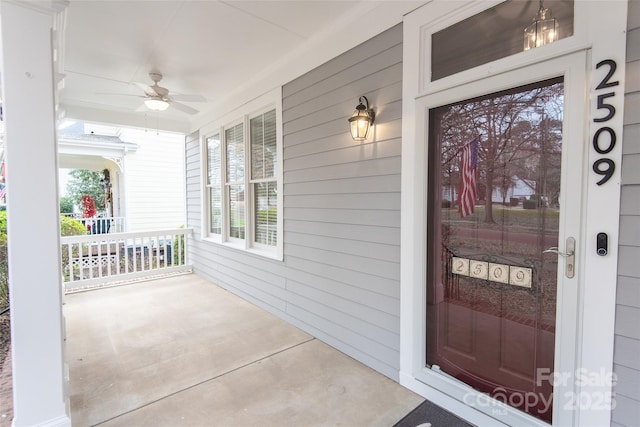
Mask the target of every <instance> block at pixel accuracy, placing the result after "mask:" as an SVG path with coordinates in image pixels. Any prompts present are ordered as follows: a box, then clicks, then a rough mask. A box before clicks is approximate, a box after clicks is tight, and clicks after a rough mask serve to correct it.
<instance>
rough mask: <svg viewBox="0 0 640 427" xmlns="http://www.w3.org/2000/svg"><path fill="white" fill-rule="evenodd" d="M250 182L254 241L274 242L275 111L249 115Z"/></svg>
mask: <svg viewBox="0 0 640 427" xmlns="http://www.w3.org/2000/svg"><path fill="white" fill-rule="evenodd" d="M250 128H251V186H252V189H253V196H254V212H253V214H254V219H255V220H254V227H255V228H254V230H255V231H254V236H255V241H256V243H260V244H265V245H272V246H275V245H276V244H277V242H278V237H277V220H278V204H277V189H276V184H277V179H276V164H277V163H276V160H277V151H276V149H277V144H276V112H275V110H271V111H269V112H267V113H265V114H262V115H260V116H258V117H255V118H253V119H251V125H250Z"/></svg>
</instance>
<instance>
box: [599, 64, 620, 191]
mask: <svg viewBox="0 0 640 427" xmlns="http://www.w3.org/2000/svg"><path fill="white" fill-rule="evenodd" d="M601 67H607V68H608V71H607V74H606V75H605V76H604V78H603V79H602V80H601V81H600V83H599V84H598V86H596V88H595V90H596V91H600V90H602V89H609V88H612V87H616V86H618V85H619V84H620V82H619V81H618V80H614V81H612V80H611V78H612V77H613V75H614V74H615V72H616V69H617V67H618V65H617V64H616V61H614V60H613V59H605V60H604V61H600V62H598V64H597V65H596V69H598V68H601ZM615 96H616V92H615V91H611V92H606V93H601V94H598V95H597V98H596V109H597V110H604V112H605V113H604V115H603V116H602V117H596V118H594V119H593V122H594V123H603V124H604V123H606V122H608V121H609V120H611V119H613V118H614V117H615V115H616V107H615V106H613V105H611V104H610V103H608V102H607V100H608V99H609V98H613V97H615ZM592 145H593V149H594V150H596V153H598V154H602V155H606V154H609V153H610V152H611V151H612V150H613V148H614V147H615V146H616V131H615V130H613V128H611V127H609V126H602V127H600V128H598V129H597V130H596V131H595V133H594V134H593V140H592ZM592 169H593V171H594V172H595V173H596V174H598V175H601V176H602V178H601V179H600V181H598V182H597V183H596V184H598V185H602V184H604V183H605V182H607V181H609V179H611V177H612V176H613V172H614V171H615V170H616V164H615V163H614V161H613V160H611V159H609V158H607V157H600V158H599V159H597V160H596V161H594V162H593V166H592Z"/></svg>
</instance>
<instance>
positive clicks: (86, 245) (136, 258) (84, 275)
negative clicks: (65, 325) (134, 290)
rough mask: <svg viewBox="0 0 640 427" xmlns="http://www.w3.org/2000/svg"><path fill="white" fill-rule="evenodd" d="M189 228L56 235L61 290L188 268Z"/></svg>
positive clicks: (189, 264) (190, 232)
mask: <svg viewBox="0 0 640 427" xmlns="http://www.w3.org/2000/svg"><path fill="white" fill-rule="evenodd" d="M192 232H193V230H192V229H190V228H187V229H184V228H179V229H172V230H158V231H147V232H131V233H110V234H90V235H86V236H66V237H61V238H60V243H61V249H62V251H61V252H62V276H63V282H64V287H65V290H73V289H78V288H85V287H91V286H94V285H98V284H107V283H110V282H117V281H123V280H129V279H135V278H143V277H149V276H155V275H159V274H165V273H174V272H190V271H191V263H190V262H189V254H188V251H187V244H186V243H187V238H188V237H189V236H190V235H191V234H192Z"/></svg>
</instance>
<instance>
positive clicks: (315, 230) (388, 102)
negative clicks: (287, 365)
mask: <svg viewBox="0 0 640 427" xmlns="http://www.w3.org/2000/svg"><path fill="white" fill-rule="evenodd" d="M401 62H402V27H401V26H396V27H394V28H392V29H390V30H389V31H386V32H384V33H382V34H381V35H379V36H376V37H374V38H373V39H371V40H369V41H367V42H365V43H364V44H362V45H360V46H358V47H356V48H354V49H352V50H350V51H348V52H346V53H345V54H343V55H340V56H339V57H337V58H335V59H333V60H331V61H329V62H328V63H326V64H324V65H322V66H320V67H318V68H316V69H315V70H313V71H311V72H309V73H307V74H305V75H303V76H301V77H300V78H298V79H296V80H294V81H292V82H290V83H289V84H287V85H285V86H284V88H283V125H284V150H283V151H284V262H280V261H274V260H269V259H264V258H261V257H258V256H255V255H251V254H247V253H244V252H240V251H235V250H232V249H229V248H225V247H223V246H220V245H215V244H212V243H207V242H203V241H201V240H200V238H199V236H200V219H201V214H202V212H203V211H204V210H203V209H202V207H201V206H200V203H201V202H200V194H201V193H200V192H201V187H200V161H201V159H200V150H199V142H198V134H197V133H195V134H193V135H190V136H189V137H188V138H187V145H186V158H187V164H186V176H187V183H186V184H187V219H188V226H189V227H193V228H194V229H195V231H196V232H195V233H194V236H195V238H194V239H193V249H192V251H191V253H192V254H193V256H192V260H193V263H194V270H195V272H196V273H197V274H200V275H203V276H205V277H207V278H208V279H210V280H212V281H213V282H215V283H217V284H219V285H221V286H222V287H224V288H227V289H229V290H231V291H232V292H234V293H236V294H239V295H240V296H242V297H244V298H246V299H248V300H250V301H252V302H254V303H256V304H258V305H259V306H261V307H263V308H266V309H267V310H269V311H271V312H272V313H275V314H276V315H278V316H280V317H282V318H284V319H286V320H288V321H290V322H292V323H293V324H295V325H297V326H299V327H301V328H302V329H304V330H305V331H307V332H309V333H311V334H312V335H314V336H315V337H317V338H319V339H322V340H323V341H325V342H327V343H328V344H330V345H333V346H334V347H336V348H338V349H339V350H342V351H344V352H345V353H347V354H349V355H351V356H352V357H354V358H356V359H358V360H360V361H362V362H363V363H365V364H367V365H369V366H371V367H372V368H374V369H376V370H378V371H379V372H381V373H383V374H385V375H387V376H389V377H391V378H393V379H395V380H397V379H398V369H399V313H400V303H399V298H400V147H401V141H400V132H401V95H402V63H401ZM360 95H366V96H367V97H368V99H369V102H370V105H371V106H372V107H373V108H374V109H375V110H376V125H375V134H374V136H373V138H371V139H370V140H368V141H366V142H364V143H356V142H354V141H353V140H352V139H351V137H350V135H349V133H348V124H347V118H348V117H349V116H350V115H351V114H352V113H353V110H354V109H355V106H356V105H357V103H358V97H359V96H360Z"/></svg>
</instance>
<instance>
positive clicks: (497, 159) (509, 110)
mask: <svg viewBox="0 0 640 427" xmlns="http://www.w3.org/2000/svg"><path fill="white" fill-rule="evenodd" d="M562 111H563V80H562V78H557V79H552V80H546V81H543V82H540V83H537V84H534V85H528V86H525V87H518V88H514V89H512V90H508V91H503V92H499V93H493V94H489V95H487V96H484V97H480V98H474V99H469V100H464V101H461V102H458V103H456V104H451V105H446V106H442V107H439V108H436V109H432V110H430V113H429V114H430V115H429V123H430V129H429V141H430V144H429V176H428V181H429V186H428V188H429V194H428V204H429V207H428V209H429V210H428V212H429V218H428V242H427V244H428V259H427V271H428V274H427V284H426V285H427V319H426V322H427V328H426V330H427V337H426V338H427V341H426V342H427V348H426V354H427V364H428V365H430V366H433V365H437V366H439V367H440V369H441V370H442V371H444V372H446V373H447V374H449V375H452V376H454V377H456V378H458V379H459V380H461V381H463V382H465V383H466V384H468V385H470V386H471V387H473V388H475V389H477V390H479V391H481V392H485V393H488V394H490V395H491V396H493V397H494V398H496V399H498V400H501V401H503V402H505V403H507V404H509V405H511V406H514V407H516V408H518V409H521V410H523V411H525V412H528V413H529V414H531V415H533V416H535V417H538V418H541V419H543V420H546V421H551V408H552V402H551V399H552V391H553V390H552V386H551V385H550V384H549V381H540V380H539V379H540V372H543V373H548V372H550V371H553V362H554V342H555V319H556V282H557V267H558V266H557V263H558V262H557V261H558V257H557V255H556V254H552V253H544V251H545V250H546V249H547V248H549V247H553V246H558V224H559V214H560V208H559V206H560V203H559V202H560V197H561V195H560V159H561V149H562Z"/></svg>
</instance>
